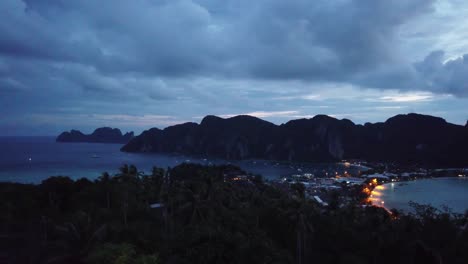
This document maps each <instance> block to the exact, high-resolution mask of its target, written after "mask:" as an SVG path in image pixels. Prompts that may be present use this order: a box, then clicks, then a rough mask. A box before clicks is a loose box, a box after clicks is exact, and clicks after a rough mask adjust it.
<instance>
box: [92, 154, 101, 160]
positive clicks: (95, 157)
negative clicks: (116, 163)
mask: <svg viewBox="0 0 468 264" xmlns="http://www.w3.org/2000/svg"><path fill="white" fill-rule="evenodd" d="M91 158H93V159H98V158H100V157H99V156H98V155H96V154H93V155H92V156H91Z"/></svg>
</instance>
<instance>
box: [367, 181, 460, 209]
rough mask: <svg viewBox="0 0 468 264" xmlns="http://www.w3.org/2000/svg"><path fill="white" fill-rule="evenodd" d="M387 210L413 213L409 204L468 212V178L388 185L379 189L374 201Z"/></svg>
mask: <svg viewBox="0 0 468 264" xmlns="http://www.w3.org/2000/svg"><path fill="white" fill-rule="evenodd" d="M382 201H384V206H385V208H388V209H392V208H395V209H398V210H402V211H406V212H410V211H413V208H411V207H410V205H409V202H410V201H412V202H416V203H418V204H425V205H432V206H434V207H436V208H439V209H444V207H448V208H450V209H451V210H452V211H453V212H456V213H464V212H465V210H468V177H457V178H433V179H421V180H415V181H409V182H395V183H387V184H384V185H382V187H381V188H379V195H378V197H376V200H375V201H374V202H375V203H376V204H381V202H382Z"/></svg>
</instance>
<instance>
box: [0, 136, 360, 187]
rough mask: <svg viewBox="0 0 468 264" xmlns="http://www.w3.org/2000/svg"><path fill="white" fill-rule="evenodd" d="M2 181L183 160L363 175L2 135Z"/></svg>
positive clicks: (335, 167) (272, 173)
mask: <svg viewBox="0 0 468 264" xmlns="http://www.w3.org/2000/svg"><path fill="white" fill-rule="evenodd" d="M0 146H2V151H1V154H0V181H3V182H5V181H7V182H20V183H40V182H41V181H42V180H44V179H46V178H48V177H50V176H57V175H61V176H69V177H70V178H72V179H79V178H83V177H85V178H89V179H96V178H97V177H99V176H100V175H101V174H102V172H109V173H111V174H113V173H117V172H118V168H119V167H121V166H122V165H123V164H129V165H130V164H133V165H135V166H137V168H138V169H139V170H141V171H143V172H150V171H151V169H152V167H153V166H158V167H161V168H167V167H174V166H176V165H178V164H181V163H183V162H193V163H200V164H205V165H210V164H227V163H231V164H235V165H238V166H240V167H241V168H242V169H244V170H245V171H247V172H250V173H254V174H260V175H262V176H263V177H264V178H265V179H271V180H274V179H278V178H279V177H283V176H287V175H291V174H302V173H312V174H314V175H316V176H325V175H326V173H328V175H334V174H335V173H336V172H338V173H339V174H341V173H343V172H344V171H347V172H348V173H350V174H351V175H353V174H354V175H356V174H357V173H359V170H360V169H361V168H359V167H353V166H351V167H346V166H345V165H344V164H341V163H325V164H324V163H320V164H315V163H289V162H286V163H285V162H276V161H265V160H244V161H237V160H222V159H211V158H208V157H197V158H195V157H190V156H186V155H178V154H153V153H152V154H147V153H125V152H121V151H120V148H121V147H122V145H121V144H100V143H58V142H55V138H54V137H0Z"/></svg>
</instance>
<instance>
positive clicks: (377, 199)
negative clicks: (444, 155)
mask: <svg viewBox="0 0 468 264" xmlns="http://www.w3.org/2000/svg"><path fill="white" fill-rule="evenodd" d="M439 180H440V181H444V180H465V181H467V182H468V177H467V176H463V177H460V176H451V177H430V178H421V179H415V180H411V181H397V182H388V183H384V184H379V185H377V186H375V188H374V189H373V190H372V191H371V193H370V195H369V197H368V201H369V202H371V204H372V206H376V207H381V208H384V209H385V210H387V211H388V212H391V210H392V209H396V210H399V211H408V208H401V207H400V208H397V206H391V204H394V202H393V203H388V202H386V200H387V199H386V198H389V197H388V193H387V197H385V194H386V192H388V190H389V189H392V190H393V189H394V188H395V187H397V186H400V187H401V186H404V185H407V184H408V182H410V183H411V184H413V185H416V184H418V183H419V184H418V187H420V183H421V182H423V183H424V182H426V183H427V182H432V181H439ZM401 184H404V185H401ZM407 191H411V190H407ZM428 192H429V191H428ZM422 193H424V192H422ZM411 201H413V200H408V201H406V202H405V207H406V206H407V205H408V204H409V202H411ZM416 202H417V201H416ZM400 203H403V202H402V201H400ZM417 203H419V202H417ZM421 204H424V205H430V206H434V207H435V208H437V209H440V208H439V207H440V206H448V208H450V209H453V208H452V207H453V205H452V206H450V205H447V204H440V205H438V204H433V203H421ZM465 210H468V207H466V208H465Z"/></svg>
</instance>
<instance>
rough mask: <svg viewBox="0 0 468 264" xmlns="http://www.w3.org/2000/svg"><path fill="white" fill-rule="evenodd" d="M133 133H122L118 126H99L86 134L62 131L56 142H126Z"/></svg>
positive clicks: (76, 131) (75, 131)
mask: <svg viewBox="0 0 468 264" xmlns="http://www.w3.org/2000/svg"><path fill="white" fill-rule="evenodd" d="M133 136H134V134H133V132H128V133H125V135H123V134H122V132H121V131H120V129H118V128H110V127H101V128H98V129H96V130H94V132H93V133H91V134H89V135H86V134H83V133H82V132H81V131H78V130H71V131H70V132H63V133H62V134H60V135H59V136H58V137H57V139H56V141H57V142H89V143H122V144H125V143H128V142H129V141H130V140H131V139H132V138H133Z"/></svg>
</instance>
